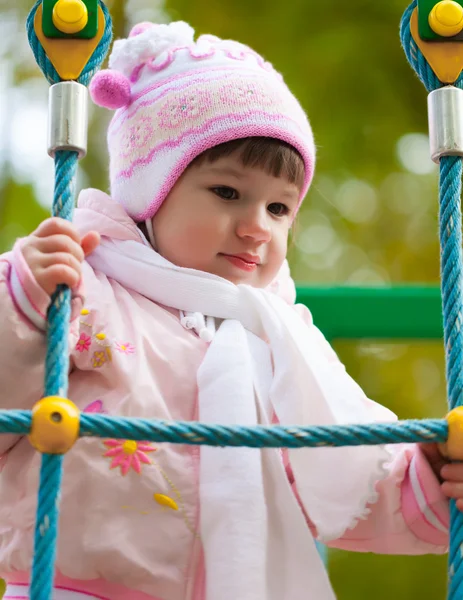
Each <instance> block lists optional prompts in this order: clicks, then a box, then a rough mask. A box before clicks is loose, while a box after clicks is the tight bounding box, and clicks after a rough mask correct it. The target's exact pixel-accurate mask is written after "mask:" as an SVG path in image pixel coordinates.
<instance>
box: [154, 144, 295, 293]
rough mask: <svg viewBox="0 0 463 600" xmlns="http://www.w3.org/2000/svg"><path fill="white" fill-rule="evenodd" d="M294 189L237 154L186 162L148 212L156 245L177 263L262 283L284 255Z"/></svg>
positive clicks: (236, 279) (236, 280) (272, 275)
mask: <svg viewBox="0 0 463 600" xmlns="http://www.w3.org/2000/svg"><path fill="white" fill-rule="evenodd" d="M299 193H300V190H299V189H298V187H297V186H296V185H295V184H292V183H289V181H288V180H287V179H285V178H282V177H274V176H273V175H269V174H267V173H266V172H265V171H263V170H262V169H260V168H256V167H243V165H242V163H241V161H240V159H239V157H238V156H236V155H233V154H232V155H230V156H227V157H223V158H220V159H219V160H217V161H215V162H213V163H210V162H207V161H204V162H203V163H200V164H199V165H194V166H192V167H190V168H189V169H187V170H186V171H185V172H184V174H183V175H182V177H181V178H180V179H179V180H178V181H177V183H176V184H175V186H174V187H173V188H172V191H171V192H170V194H169V195H168V197H167V198H166V200H165V202H164V203H163V204H162V206H161V208H160V209H159V211H158V212H157V213H156V215H155V216H154V217H153V230H154V238H155V240H156V250H157V251H158V252H159V254H161V256H163V257H164V258H166V259H167V260H169V261H170V262H172V263H174V264H175V265H178V266H180V267H187V268H191V269H197V270H200V271H206V272H207V273H213V274H214V275H218V276H220V277H223V278H224V279H228V280H229V281H231V282H232V283H235V284H239V283H245V284H248V285H252V286H254V287H259V288H262V287H266V286H267V285H269V284H270V283H271V282H272V281H273V279H274V278H275V277H276V275H277V273H278V271H279V269H280V267H281V265H282V263H283V261H284V259H285V257H286V250H287V242H288V233H289V230H290V226H291V223H292V220H293V217H294V213H295V211H296V208H297V205H298V200H299Z"/></svg>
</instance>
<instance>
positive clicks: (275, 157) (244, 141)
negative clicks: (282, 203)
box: [190, 137, 305, 189]
mask: <svg viewBox="0 0 463 600" xmlns="http://www.w3.org/2000/svg"><path fill="white" fill-rule="evenodd" d="M234 153H238V156H239V159H240V160H241V163H242V165H243V167H257V168H259V169H262V170H263V171H265V172H266V173H268V174H269V175H273V176H274V177H284V178H285V179H287V180H288V181H289V182H290V183H294V184H295V185H296V186H297V187H298V188H299V189H302V186H303V185H304V178H305V168H304V161H303V159H302V156H301V155H300V154H299V152H298V151H297V150H296V149H295V148H293V147H292V146H291V145H290V144H287V143H286V142H282V141H280V140H277V139H274V138H268V137H248V138H241V139H238V140H233V141H231V142H225V143H224V144H219V145H218V146H214V147H213V148H210V149H209V150H205V151H204V152H203V153H202V154H200V155H199V156H197V157H196V158H195V159H194V160H193V161H192V162H191V164H190V166H194V165H197V166H198V165H200V164H202V163H204V162H206V161H207V162H211V163H213V162H215V161H217V160H219V159H220V158H223V157H226V156H230V155H231V154H234Z"/></svg>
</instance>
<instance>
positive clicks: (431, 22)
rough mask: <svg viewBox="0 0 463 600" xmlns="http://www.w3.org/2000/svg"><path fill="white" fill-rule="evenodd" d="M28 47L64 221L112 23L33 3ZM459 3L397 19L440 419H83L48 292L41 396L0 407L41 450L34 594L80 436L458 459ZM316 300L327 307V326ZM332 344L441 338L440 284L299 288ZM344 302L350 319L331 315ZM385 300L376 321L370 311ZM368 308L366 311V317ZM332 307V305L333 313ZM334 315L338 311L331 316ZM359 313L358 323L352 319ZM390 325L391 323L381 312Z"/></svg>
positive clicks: (65, 307)
mask: <svg viewBox="0 0 463 600" xmlns="http://www.w3.org/2000/svg"><path fill="white" fill-rule="evenodd" d="M27 31H28V36H29V41H30V44H31V47H32V50H33V52H34V55H35V57H36V60H37V62H38V64H39V66H40V68H41V69H42V71H43V73H44V75H45V77H46V78H47V80H48V81H49V82H50V84H52V87H51V88H50V142H49V153H50V155H51V156H53V157H54V160H55V171H56V181H55V193H54V201H53V209H52V211H53V215H54V216H59V217H62V218H65V219H69V220H70V219H71V218H72V211H73V206H74V185H75V175H76V169H77V162H78V159H79V158H81V157H82V156H84V155H85V153H86V142H87V129H86V120H87V92H86V89H85V88H86V86H88V84H89V82H90V80H91V78H92V76H93V75H94V74H95V72H96V71H97V70H98V68H99V67H100V66H101V64H102V62H103V60H104V58H105V56H106V53H107V51H108V48H109V45H110V41H111V18H110V15H109V13H108V11H107V9H106V7H105V5H104V3H103V2H102V1H101V0H38V1H37V2H36V4H35V6H34V7H33V8H32V11H31V13H30V15H29V17H28V21H27ZM462 32H463V0H458V1H457V2H454V1H453V0H441V1H438V2H436V1H434V0H413V2H412V3H411V5H410V6H409V7H408V8H407V9H406V11H405V13H404V15H403V18H402V23H401V40H402V44H403V46H404V50H405V53H406V56H407V59H408V60H409V62H410V64H411V65H412V67H413V68H414V69H415V71H416V72H417V74H418V76H419V77H420V79H421V80H422V82H423V83H424V85H425V87H426V88H427V90H428V92H430V94H429V100H428V106H429V117H430V139H431V154H432V157H433V159H434V160H435V161H436V162H437V163H438V164H439V165H440V198H439V200H440V210H439V218H440V241H441V273H442V285H441V293H442V306H443V317H444V343H445V354H446V371H447V379H448V399H449V400H448V403H449V408H450V409H451V412H450V413H449V416H448V418H447V419H428V420H410V421H402V422H399V423H393V424H384V423H382V424H378V423H375V424H371V425H349V426H347V425H346V426H329V427H281V426H271V427H263V426H262V427H222V426H220V425H217V426H205V425H202V424H201V423H192V422H166V421H151V420H144V419H133V418H131V419H129V418H118V417H110V416H105V415H99V414H82V413H80V412H79V410H78V409H77V408H76V406H75V405H74V404H73V403H72V402H71V401H69V400H68V399H67V398H66V394H67V387H68V381H67V378H68V363H69V359H68V351H67V344H68V322H69V316H70V291H69V290H68V289H66V288H65V287H64V286H61V287H60V288H58V289H57V291H56V293H55V294H54V295H53V298H52V303H51V306H50V309H49V312H48V329H47V348H48V349H47V356H46V365H45V372H46V374H45V385H44V398H43V399H42V400H40V401H39V402H38V403H37V404H36V406H35V407H34V408H33V410H32V411H0V434H2V433H11V434H16V435H29V438H30V441H31V443H32V444H33V445H34V447H35V448H36V449H37V450H38V451H39V452H41V453H42V465H41V473H40V488H39V494H38V508H37V518H36V529H35V541H34V563H33V568H32V580H31V586H30V597H31V599H32V600H50V599H51V597H52V589H53V574H54V561H55V552H56V540H57V535H58V516H59V491H60V484H61V475H62V462H63V455H64V453H66V452H67V451H68V450H70V449H71V447H72V446H73V444H74V443H75V442H76V440H77V439H78V438H79V437H84V436H94V437H110V438H119V439H126V440H127V439H129V440H135V441H152V442H171V443H181V444H194V445H200V444H206V445H213V446H249V447H256V448H262V447H289V448H298V447H303V446H312V447H315V446H320V445H323V446H348V445H374V444H383V443H401V442H447V443H448V450H449V453H450V456H451V457H452V459H454V460H463V438H462V433H461V432H462V431H463V407H462V406H461V405H462V404H463V403H462V384H463V375H462V371H463V368H462V367H463V338H462V335H461V331H460V325H461V322H462V318H463V315H462V309H463V291H462V275H463V260H462V240H461V209H460V195H461V175H462V157H463V89H462V88H463V77H462V75H461V72H462V68H463V41H462V40H463V33H462ZM320 299H323V304H324V306H325V309H326V306H327V303H331V306H330V310H329V314H330V320H329V322H326V323H325V322H324V314H326V310H325V313H324V309H323V307H322V306H321V305H320V304H318V305H317V302H318V301H319V300H320ZM299 300H300V301H302V302H305V303H306V304H308V305H309V306H310V307H311V309H312V311H313V312H314V314H315V319H316V321H317V323H318V325H319V326H320V327H321V328H322V329H323V330H324V331H325V333H326V334H327V336H328V337H330V338H334V337H350V338H352V337H376V338H378V337H387V338H393V337H396V338H397V337H403V338H416V337H431V338H440V337H441V335H442V326H441V317H440V295H439V291H438V290H437V288H396V289H389V290H387V289H384V290H381V289H376V290H359V289H352V288H344V289H342V288H341V289H335V290H326V289H325V290H323V289H320V290H317V289H308V288H300V289H299ZM339 302H342V306H343V312H344V316H345V315H346V309H347V310H348V311H349V310H351V311H352V317H353V318H352V319H347V318H344V319H339V314H340V313H339V311H338V312H337V313H336V310H335V307H336V305H337V304H338V305H339ZM384 302H387V305H388V309H387V310H386V311H381V313H379V314H381V321H380V320H378V319H375V318H371V316H372V315H374V314H375V313H376V314H378V312H377V309H376V308H375V306H378V305H380V304H381V303H384ZM365 306H366V307H367V308H368V310H365ZM333 307H334V310H332V309H333ZM336 314H337V315H338V316H336ZM360 314H361V316H362V318H361V319H360V318H356V316H357V317H358V316H359V315H360ZM391 315H394V318H393V319H391V320H390V321H388V317H391ZM450 512H451V524H450V551H449V590H448V598H449V600H457V599H460V598H462V597H463V558H462V553H461V551H460V548H461V544H462V542H463V515H462V514H461V513H460V512H459V511H458V510H457V509H456V506H455V503H454V501H451V502H450Z"/></svg>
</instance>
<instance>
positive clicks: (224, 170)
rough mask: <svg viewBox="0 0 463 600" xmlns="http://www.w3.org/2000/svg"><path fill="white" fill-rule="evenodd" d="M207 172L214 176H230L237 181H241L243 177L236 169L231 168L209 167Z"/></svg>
mask: <svg viewBox="0 0 463 600" xmlns="http://www.w3.org/2000/svg"><path fill="white" fill-rule="evenodd" d="M208 170H209V171H212V173H214V174H216V175H232V176H233V177H236V178H237V179H243V178H244V176H245V175H244V173H243V172H242V171H239V170H238V169H234V168H233V167H214V166H210V167H209V169H208Z"/></svg>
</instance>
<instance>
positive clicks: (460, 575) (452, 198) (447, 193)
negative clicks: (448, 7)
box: [400, 0, 463, 600]
mask: <svg viewBox="0 0 463 600" xmlns="http://www.w3.org/2000/svg"><path fill="white" fill-rule="evenodd" d="M416 6H417V0H413V2H412V3H411V4H410V6H409V7H408V8H407V9H406V11H405V13H404V15H403V17H402V21H401V25H400V37H401V41H402V45H403V48H404V51H405V55H406V56H407V59H408V61H409V63H410V65H411V66H412V68H413V69H414V71H415V72H416V74H417V75H418V77H419V78H420V80H421V82H422V83H423V84H424V86H425V87H426V89H427V90H428V92H431V91H433V90H436V89H438V88H440V87H442V86H443V85H444V84H443V83H442V82H441V81H439V79H438V78H437V76H436V75H435V74H434V72H433V71H432V69H431V67H430V65H429V64H428V62H427V60H426V59H425V57H424V56H423V54H422V52H421V51H420V49H419V48H418V46H417V45H416V43H415V41H414V40H413V37H412V35H411V33H410V17H411V15H412V12H413V11H414V10H415V8H416ZM454 86H455V87H458V88H462V87H463V76H462V75H460V76H459V78H458V80H457V81H456V82H455V83H454ZM439 166H440V177H439V238H440V249H441V292H442V311H443V325H444V349H445V366H446V376H447V399H448V405H449V408H450V409H452V408H455V407H456V406H459V405H461V404H462V388H463V352H462V351H463V338H462V332H461V322H462V310H463V289H462V278H463V255H462V247H461V241H462V235H461V226H462V220H461V206H460V198H461V176H462V159H461V158H459V157H455V156H445V157H443V158H442V159H441V160H440V165H439ZM462 543H463V514H462V513H461V512H460V511H459V510H458V509H457V508H456V505H455V501H454V500H450V547H449V558H448V561H449V562H448V564H449V584H448V600H461V599H462V598H463V559H462V552H461V547H462Z"/></svg>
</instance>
